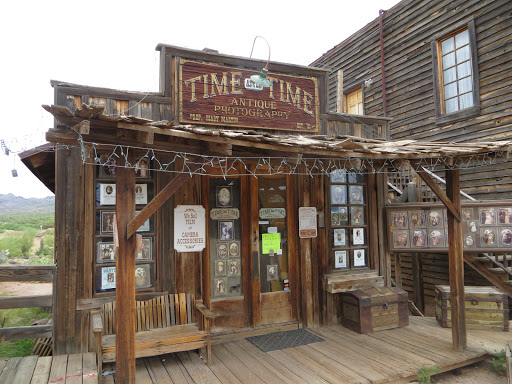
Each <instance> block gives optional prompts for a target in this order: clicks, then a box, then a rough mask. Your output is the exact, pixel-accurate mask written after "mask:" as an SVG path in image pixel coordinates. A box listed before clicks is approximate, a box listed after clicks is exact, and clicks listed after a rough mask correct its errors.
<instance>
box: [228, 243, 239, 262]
mask: <svg viewBox="0 0 512 384" xmlns="http://www.w3.org/2000/svg"><path fill="white" fill-rule="evenodd" d="M229 257H230V258H232V257H240V242H239V241H232V242H231V243H229Z"/></svg>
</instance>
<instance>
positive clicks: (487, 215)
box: [479, 208, 496, 225]
mask: <svg viewBox="0 0 512 384" xmlns="http://www.w3.org/2000/svg"><path fill="white" fill-rule="evenodd" d="M479 216H480V224H481V225H495V224H496V211H495V210H494V208H480V210H479Z"/></svg>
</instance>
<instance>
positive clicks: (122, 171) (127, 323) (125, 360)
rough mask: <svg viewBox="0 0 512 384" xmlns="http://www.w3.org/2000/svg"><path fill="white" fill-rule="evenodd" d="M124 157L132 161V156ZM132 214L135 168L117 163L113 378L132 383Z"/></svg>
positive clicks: (133, 291) (133, 338)
mask: <svg viewBox="0 0 512 384" xmlns="http://www.w3.org/2000/svg"><path fill="white" fill-rule="evenodd" d="M131 154H133V152H132V153H131ZM132 156H133V155H132ZM128 161H129V162H130V163H132V164H133V163H134V161H133V158H132V159H128ZM134 216H135V170H134V169H131V168H123V167H120V168H118V169H117V171H116V229H117V236H116V237H117V240H118V241H119V247H118V248H117V247H116V382H119V383H135V247H136V238H135V236H131V237H130V238H127V230H128V223H129V222H130V220H132V219H133V217H134ZM114 235H116V234H114Z"/></svg>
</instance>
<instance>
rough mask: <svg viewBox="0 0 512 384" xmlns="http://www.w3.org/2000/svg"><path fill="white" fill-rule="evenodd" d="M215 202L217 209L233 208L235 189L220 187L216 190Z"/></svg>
mask: <svg viewBox="0 0 512 384" xmlns="http://www.w3.org/2000/svg"><path fill="white" fill-rule="evenodd" d="M215 200H216V203H217V208H228V207H232V206H233V188H232V187H231V186H226V187H223V186H218V187H216V189H215Z"/></svg>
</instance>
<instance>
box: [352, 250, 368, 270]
mask: <svg viewBox="0 0 512 384" xmlns="http://www.w3.org/2000/svg"><path fill="white" fill-rule="evenodd" d="M353 260H354V261H353V263H352V265H353V266H354V267H366V257H365V250H364V249H354V251H353Z"/></svg>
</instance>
